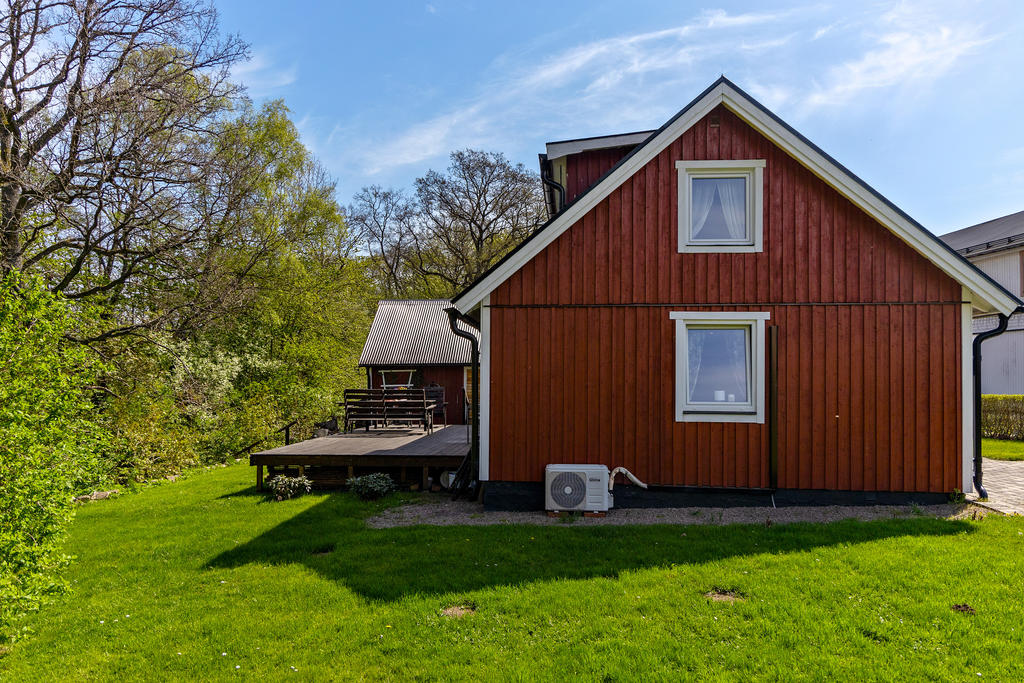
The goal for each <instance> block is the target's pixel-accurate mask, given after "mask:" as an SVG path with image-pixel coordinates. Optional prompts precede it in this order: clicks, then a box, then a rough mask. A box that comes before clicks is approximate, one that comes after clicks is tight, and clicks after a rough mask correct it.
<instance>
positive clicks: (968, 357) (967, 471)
mask: <svg viewBox="0 0 1024 683" xmlns="http://www.w3.org/2000/svg"><path fill="white" fill-rule="evenodd" d="M965 294H966V292H965ZM971 313H972V311H971V305H970V304H961V305H960V359H961V363H960V418H961V424H960V429H961V430H962V434H961V437H960V438H961V441H960V445H961V449H960V450H961V455H960V457H961V458H962V461H961V463H960V467H961V470H962V472H961V482H960V490H961V491H963V492H964V493H972V492H973V491H974V334H972V332H971V321H972V320H973V318H972V315H971Z"/></svg>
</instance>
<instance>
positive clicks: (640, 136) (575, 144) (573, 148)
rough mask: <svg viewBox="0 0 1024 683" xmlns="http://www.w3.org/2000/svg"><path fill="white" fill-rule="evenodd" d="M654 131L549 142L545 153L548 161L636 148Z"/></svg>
mask: <svg viewBox="0 0 1024 683" xmlns="http://www.w3.org/2000/svg"><path fill="white" fill-rule="evenodd" d="M652 133H654V131H653V130H646V131H642V132H640V133H626V134H624V135H604V136H601V137H597V138H583V139H580V140H565V141H564V142H549V143H548V144H547V145H545V149H544V151H545V153H546V154H547V157H548V161H552V160H554V159H560V158H562V157H566V156H569V155H570V154H579V153H580V152H590V151H593V150H596V149H611V148H612V147H627V146H630V145H632V146H636V145H639V144H640V143H641V142H643V141H644V140H646V139H647V138H649V137H651V134H652Z"/></svg>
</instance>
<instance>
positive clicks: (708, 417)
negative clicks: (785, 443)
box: [676, 411, 764, 424]
mask: <svg viewBox="0 0 1024 683" xmlns="http://www.w3.org/2000/svg"><path fill="white" fill-rule="evenodd" d="M676 422H740V423H749V424H764V415H759V414H758V413H757V412H756V411H752V412H730V413H715V412H703V413H696V412H689V411H687V412H684V413H682V414H680V415H676Z"/></svg>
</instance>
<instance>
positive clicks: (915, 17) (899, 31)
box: [805, 4, 993, 108]
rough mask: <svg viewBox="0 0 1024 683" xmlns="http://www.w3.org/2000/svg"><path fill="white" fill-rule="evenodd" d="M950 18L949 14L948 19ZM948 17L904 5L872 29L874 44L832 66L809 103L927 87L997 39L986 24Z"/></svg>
mask: <svg viewBox="0 0 1024 683" xmlns="http://www.w3.org/2000/svg"><path fill="white" fill-rule="evenodd" d="M942 19H947V17H942ZM948 19H949V20H948V22H947V21H942V20H940V19H939V18H937V17H935V16H933V15H931V14H930V13H926V12H918V11H917V10H916V8H915V7H914V6H911V5H907V4H900V5H898V6H897V7H896V8H894V9H893V10H891V11H890V12H887V13H885V14H884V15H882V17H881V18H880V27H879V28H878V29H875V30H874V31H869V32H868V34H867V35H868V37H869V40H870V41H871V43H870V47H869V48H868V49H867V51H865V52H863V53H862V54H861V55H860V56H858V57H856V58H854V59H850V60H848V61H846V62H843V63H841V64H838V65H836V66H833V67H831V68H830V69H829V70H828V72H827V75H826V77H825V79H824V84H822V85H819V86H818V87H817V88H815V89H814V90H813V91H812V92H811V93H810V94H809V95H808V96H807V98H806V102H805V104H806V105H807V106H808V107H811V108H815V107H827V106H839V105H845V104H847V103H849V102H850V101H852V100H853V99H855V98H857V97H860V96H861V95H863V94H864V93H865V92H867V91H873V90H881V89H886V88H893V87H897V86H906V87H913V88H919V87H922V86H927V85H929V84H931V83H933V82H934V81H936V80H938V79H939V78H941V77H942V76H945V75H946V74H948V73H949V72H950V71H951V70H952V69H953V68H954V67H955V66H956V65H957V64H958V63H959V62H961V61H962V59H963V58H964V57H966V56H967V55H970V54H972V53H974V52H976V51H977V50H978V48H980V47H982V46H983V45H985V44H986V43H988V42H991V40H993V37H992V36H986V35H984V29H983V26H982V25H981V24H978V23H967V22H964V21H963V20H960V19H958V18H955V17H948Z"/></svg>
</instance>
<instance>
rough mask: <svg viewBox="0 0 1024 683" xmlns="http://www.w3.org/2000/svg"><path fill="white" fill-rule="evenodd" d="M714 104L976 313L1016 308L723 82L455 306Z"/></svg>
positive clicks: (469, 306) (557, 232) (511, 267)
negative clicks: (913, 255) (967, 296)
mask: <svg viewBox="0 0 1024 683" xmlns="http://www.w3.org/2000/svg"><path fill="white" fill-rule="evenodd" d="M718 104H724V105H725V106H726V107H728V108H729V110H730V111H732V112H733V113H735V114H736V115H737V116H739V117H740V118H741V119H743V120H744V121H745V122H746V123H747V124H749V125H750V126H752V127H753V128H754V129H755V130H757V131H759V132H760V133H761V134H763V135H764V136H765V137H767V138H768V139H769V140H771V141H772V142H773V143H775V144H776V145H778V146H779V148H781V149H782V150H783V151H785V152H786V153H787V154H789V155H790V156H792V157H793V158H794V159H796V160H797V161H798V162H799V163H800V164H802V165H803V166H805V167H806V168H807V169H808V170H810V171H811V172H812V173H814V174H815V175H816V176H818V177H819V178H821V179H822V180H823V181H824V182H825V183H826V184H828V185H829V186H831V187H832V188H834V189H835V190H837V191H838V192H839V193H840V194H842V195H843V196H845V197H847V198H848V199H849V200H850V201H852V202H853V203H854V204H855V205H856V206H857V207H858V208H860V209H861V210H862V211H864V212H865V213H867V214H868V215H869V216H871V217H872V218H874V219H875V220H876V221H878V222H879V223H880V224H881V225H883V226H885V227H886V228H888V229H889V230H890V231H891V232H892V233H894V234H895V235H896V236H897V237H899V238H900V239H901V240H903V241H904V242H905V243H906V244H907V245H909V246H910V247H911V248H912V249H913V250H914V251H916V252H917V253H919V254H921V255H922V256H924V257H925V258H926V259H928V260H929V261H931V262H932V263H933V264H935V265H936V266H937V267H938V268H939V269H940V270H942V271H943V272H944V273H946V274H947V275H949V276H950V277H951V278H953V279H954V280H956V281H957V282H959V283H960V284H961V285H964V286H966V287H967V288H968V289H970V290H971V293H972V302H973V304H974V306H975V307H976V308H978V309H980V310H983V311H985V310H989V311H999V312H1002V313H1006V314H1007V315H1009V314H1010V313H1011V312H1012V311H1014V310H1015V309H1016V308H1017V305H1018V303H1017V301H1016V300H1015V299H1014V298H1012V297H1009V296H1007V294H1006V293H1005V292H1002V291H1001V290H1000V289H999V287H997V286H996V285H994V284H992V283H991V282H989V281H988V280H987V279H986V278H985V277H984V276H983V275H981V274H980V273H978V272H977V271H976V270H974V269H973V268H972V267H971V266H969V265H966V264H964V263H963V262H962V261H961V260H960V259H959V258H957V257H955V256H954V255H952V254H950V253H949V252H948V251H946V249H945V248H944V247H943V246H941V245H939V244H937V243H936V241H935V238H933V237H932V236H931V235H929V234H926V233H925V232H924V231H922V229H921V228H919V227H918V226H916V225H914V224H913V223H911V222H910V221H908V220H907V219H906V218H904V217H903V216H902V215H901V214H900V213H899V212H897V211H896V210H894V209H893V208H892V207H890V206H889V205H888V204H887V203H886V202H884V201H882V200H881V199H879V197H878V196H877V195H875V193H874V192H872V191H871V190H869V189H868V188H867V187H865V186H864V184H863V183H861V182H860V181H858V180H857V179H855V178H853V177H852V176H851V175H850V174H849V173H848V172H846V171H845V170H843V169H841V168H839V167H838V166H837V165H836V164H835V163H834V162H832V161H831V160H829V159H828V158H827V157H826V156H824V155H823V154H822V153H821V152H819V151H818V150H816V149H814V148H813V147H811V146H810V145H809V144H808V143H806V142H805V141H804V140H802V139H800V138H799V137H798V136H797V135H795V134H793V133H792V132H790V131H789V130H788V129H787V128H786V127H785V126H783V125H781V124H780V123H779V122H778V121H776V120H775V119H774V118H773V117H772V116H770V115H768V114H767V113H766V112H765V111H763V110H762V109H761V108H760V107H759V106H757V105H755V104H754V103H753V102H751V101H750V100H749V99H747V98H746V97H745V96H744V95H742V94H741V93H739V92H737V91H736V90H735V89H733V88H732V87H730V86H729V85H728V84H726V83H719V84H718V85H717V86H715V87H714V88H713V89H712V90H711V91H709V92H708V93H707V94H705V95H704V97H702V98H701V99H700V100H698V101H696V102H694V103H693V105H692V106H690V107H689V108H688V109H687V111H686V112H685V113H684V114H683V115H682V116H679V118H677V119H676V120H675V121H673V122H672V123H671V124H670V125H668V126H667V127H666V128H665V129H664V130H662V131H661V133H660V134H658V135H657V136H656V137H655V138H654V139H653V140H651V141H650V142H648V143H647V144H646V145H644V147H643V148H642V149H640V150H638V152H637V153H636V154H634V155H633V156H631V157H628V158H627V159H626V160H625V161H624V162H622V164H621V165H620V166H618V167H617V168H615V169H614V171H612V173H610V174H609V175H607V176H606V177H605V178H604V180H602V181H601V182H600V183H598V184H597V185H596V186H595V187H593V188H592V189H591V190H590V191H589V192H587V193H586V194H585V195H584V196H582V197H581V198H580V201H577V202H575V203H573V204H570V205H569V206H568V208H566V209H565V211H563V212H562V213H561V214H559V215H558V217H557V218H556V219H555V220H554V221H553V222H552V223H551V224H549V225H548V226H547V228H545V229H544V231H543V232H542V233H541V234H539V235H537V236H536V237H534V238H533V239H532V240H531V241H530V242H529V243H528V244H526V245H525V246H524V247H523V248H521V249H520V250H519V251H518V252H516V253H515V254H514V255H513V256H512V257H511V258H509V259H508V260H507V261H505V262H504V263H502V264H501V265H499V266H498V267H497V268H495V269H494V270H493V271H492V272H491V273H490V274H489V275H488V276H487V277H485V278H483V279H482V280H480V281H479V282H478V283H476V285H475V286H474V287H473V288H472V289H470V290H469V291H468V292H466V293H465V294H464V295H463V296H462V297H460V298H459V300H457V301H455V302H453V303H454V305H455V306H456V307H457V308H458V309H459V310H460V311H463V312H468V311H471V310H473V309H474V308H476V306H477V305H478V304H479V303H480V301H481V300H482V299H483V298H484V297H485V296H486V295H488V294H489V293H490V292H492V291H493V290H494V289H495V288H496V287H497V286H498V285H500V284H501V283H502V282H504V281H505V280H507V279H508V278H509V277H510V276H511V275H512V274H513V273H515V272H516V271H517V270H519V269H520V268H522V267H523V265H525V264H526V263H527V262H529V261H530V260H531V259H532V258H533V257H534V256H536V255H537V254H538V253H540V252H541V251H542V250H543V249H544V248H546V247H547V246H548V245H550V244H551V243H552V242H554V241H555V240H556V239H558V238H559V237H560V236H561V235H562V233H564V232H565V231H566V230H568V229H569V228H570V227H572V226H573V225H574V224H575V223H576V222H577V221H579V220H580V219H582V218H583V217H584V216H585V215H586V214H587V213H588V212H589V211H590V210H591V209H593V208H594V207H595V206H597V205H598V204H599V203H600V202H601V201H603V200H604V199H605V198H606V197H607V196H608V195H610V194H611V193H612V191H614V190H615V188H617V187H618V186H619V185H621V184H622V183H624V182H625V181H626V180H627V179H629V178H630V177H631V176H632V175H633V174H634V173H636V172H637V171H639V170H640V169H642V168H643V167H644V166H646V165H647V163H648V162H650V161H651V160H652V159H654V158H655V157H656V156H657V155H658V154H660V153H661V152H662V150H664V149H665V148H666V147H668V146H669V145H670V144H672V142H673V141H674V140H675V139H676V138H678V137H679V136H680V135H682V134H683V133H685V132H686V131H687V130H688V129H689V128H690V127H691V126H693V124H695V123H696V122H697V121H699V120H700V119H702V118H703V117H704V116H706V115H707V114H708V113H709V112H710V111H711V110H712V109H714V108H715V107H716V106H718Z"/></svg>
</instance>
